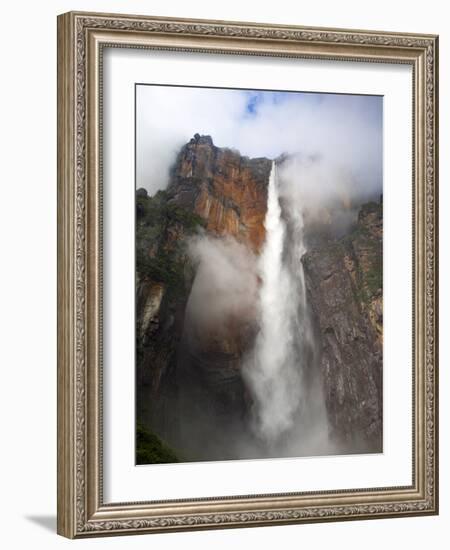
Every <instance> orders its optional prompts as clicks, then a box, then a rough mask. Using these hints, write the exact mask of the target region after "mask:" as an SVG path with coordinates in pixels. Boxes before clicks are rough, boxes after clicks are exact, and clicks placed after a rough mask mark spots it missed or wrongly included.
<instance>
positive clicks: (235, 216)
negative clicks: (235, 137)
mask: <svg viewBox="0 0 450 550" xmlns="http://www.w3.org/2000/svg"><path fill="white" fill-rule="evenodd" d="M271 165H272V161H270V160H269V159H267V158H256V159H249V158H248V157H243V156H241V155H240V154H239V153H238V152H237V151H233V150H231V149H225V148H219V147H216V146H215V145H214V144H213V141H212V139H211V137H210V136H200V135H199V134H196V135H195V136H194V137H193V138H192V139H191V140H190V142H189V143H187V144H186V145H185V146H184V147H183V148H182V149H181V151H180V153H179V155H178V157H177V160H176V162H175V165H174V167H173V169H172V173H171V178H170V184H169V187H168V194H169V200H170V201H173V202H174V203H176V204H177V205H179V206H180V207H182V208H186V209H187V210H189V211H192V212H195V213H196V214H197V215H199V216H200V217H202V218H203V219H204V220H205V221H206V229H207V230H208V231H209V232H211V233H213V234H217V235H231V236H232V237H235V238H236V239H237V240H238V241H241V242H246V243H248V244H249V245H250V246H251V247H252V249H253V250H255V251H257V250H259V249H260V247H261V245H262V243H263V242H264V236H265V231H264V217H265V214H266V204H267V182H268V179H269V174H270V170H271Z"/></svg>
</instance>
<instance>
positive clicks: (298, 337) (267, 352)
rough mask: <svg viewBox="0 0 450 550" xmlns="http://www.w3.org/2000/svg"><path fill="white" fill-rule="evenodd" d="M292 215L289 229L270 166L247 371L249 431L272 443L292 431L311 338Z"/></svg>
mask: <svg viewBox="0 0 450 550" xmlns="http://www.w3.org/2000/svg"><path fill="white" fill-rule="evenodd" d="M287 208H288V209H289V206H288V207H287ZM294 214H295V215H294ZM291 217H292V218H293V219H292V222H290V226H289V228H288V226H287V224H286V221H285V219H283V215H282V208H281V206H280V197H279V181H278V177H277V166H276V164H275V162H273V163H272V169H271V173H270V179H269V186H268V198H267V212H266V217H265V222H264V226H265V230H266V239H265V243H264V246H263V249H262V252H261V255H260V258H259V276H260V279H261V286H260V295H259V302H260V304H259V305H260V330H259V333H258V335H257V337H256V342H255V347H254V350H253V352H252V354H251V358H250V360H249V362H248V365H247V368H246V376H247V378H248V380H249V382H250V387H251V390H252V393H253V400H254V407H255V411H254V413H255V414H254V428H255V431H256V433H257V435H258V436H259V437H261V438H262V439H264V440H265V441H266V442H268V443H275V442H276V440H277V439H278V438H279V437H280V436H282V434H284V433H286V432H287V431H288V430H290V429H291V428H292V425H293V423H294V422H295V420H296V415H297V413H298V411H299V409H300V407H301V404H302V400H303V397H304V389H303V384H302V380H303V374H304V372H303V371H304V362H305V358H306V346H307V343H308V339H309V337H310V330H309V321H308V318H307V308H306V292H305V284H304V278H303V268H302V264H301V261H300V259H301V256H302V255H303V254H304V252H305V246H304V242H303V222H302V217H301V213H300V212H298V211H296V212H294V213H293V214H292V216H291ZM288 229H289V230H288ZM287 243H289V246H288V247H287V246H286V244H287Z"/></svg>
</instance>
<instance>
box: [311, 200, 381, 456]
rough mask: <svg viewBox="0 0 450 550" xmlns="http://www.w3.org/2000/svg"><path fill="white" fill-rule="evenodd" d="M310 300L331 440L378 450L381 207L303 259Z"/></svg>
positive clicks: (370, 208)
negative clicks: (316, 329) (316, 334)
mask: <svg viewBox="0 0 450 550" xmlns="http://www.w3.org/2000/svg"><path fill="white" fill-rule="evenodd" d="M302 262H303V266H304V271H305V278H306V285H307V290H308V295H309V301H310V304H311V306H312V308H313V311H314V314H315V318H316V323H317V324H318V327H319V331H318V334H319V337H320V340H321V354H322V356H321V368H322V375H323V380H324V390H325V396H326V406H327V411H328V418H329V423H330V427H331V430H332V435H333V437H334V438H335V439H336V440H338V441H341V442H343V444H344V447H347V446H348V447H349V448H351V449H354V450H355V451H357V450H358V449H361V450H372V451H380V450H381V449H382V339H383V332H382V206H381V203H375V202H372V203H368V204H366V205H364V206H363V207H362V208H361V210H360V213H359V216H358V222H357V225H356V227H355V228H354V229H353V230H352V231H351V232H350V233H349V234H348V235H347V236H345V237H344V238H341V239H339V240H329V241H328V242H327V243H326V244H325V245H323V246H321V247H320V248H316V249H313V250H311V251H309V252H308V253H307V254H305V255H304V257H303V259H302Z"/></svg>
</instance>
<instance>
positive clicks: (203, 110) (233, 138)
mask: <svg viewBox="0 0 450 550" xmlns="http://www.w3.org/2000/svg"><path fill="white" fill-rule="evenodd" d="M382 101H383V100H382V97H380V96H361V95H350V94H345V95H343V94H322V93H306V92H276V91H256V90H233V89H217V88H194V87H181V86H156V85H138V86H137V90H136V138H137V143H136V145H137V149H136V151H137V155H136V157H137V159H136V160H137V162H136V186H137V188H140V187H144V188H145V189H147V191H148V192H149V194H150V195H153V194H154V193H155V192H156V191H158V190H159V189H164V188H165V187H166V186H167V183H168V174H169V169H170V166H171V165H172V164H173V162H174V160H175V158H176V154H177V153H178V151H179V150H180V148H181V147H182V146H183V145H184V144H185V143H186V142H188V141H189V140H190V138H191V137H192V136H193V135H194V134H195V133H199V134H208V135H210V136H211V137H212V139H213V142H214V144H215V145H217V146H219V147H229V148H232V149H236V150H238V151H240V153H241V154H242V155H246V156H249V157H263V156H264V157H268V158H276V157H278V156H279V155H281V154H282V153H295V154H296V153H299V154H301V155H305V156H315V157H319V158H323V159H324V161H325V162H326V164H327V166H330V167H333V170H336V171H341V172H342V170H345V172H346V173H348V174H350V175H351V177H352V179H353V180H354V181H356V182H357V184H358V185H359V186H361V187H362V188H364V189H365V190H366V191H367V194H370V193H369V192H368V191H370V192H372V191H373V192H377V191H379V192H381V188H382V130H383V127H382V120H383V113H382V108H383V103H382ZM331 172H332V171H331Z"/></svg>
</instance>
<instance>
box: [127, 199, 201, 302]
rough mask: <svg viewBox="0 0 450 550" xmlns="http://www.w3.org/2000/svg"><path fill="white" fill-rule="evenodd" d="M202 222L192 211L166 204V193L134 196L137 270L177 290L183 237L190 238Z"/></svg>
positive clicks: (181, 276) (183, 262)
mask: <svg viewBox="0 0 450 550" xmlns="http://www.w3.org/2000/svg"><path fill="white" fill-rule="evenodd" d="M204 225H205V221H204V220H203V219H202V218H201V217H200V216H198V215H196V214H195V213H193V212H190V211H188V210H186V209H184V208H181V207H180V206H178V205H176V204H173V203H171V202H169V200H168V195H167V192H166V191H158V192H157V193H156V194H155V195H154V196H153V197H149V196H148V194H147V192H146V191H145V190H144V189H139V190H138V191H137V193H136V269H137V271H138V273H140V274H141V275H144V276H147V277H149V278H150V279H152V280H153V281H155V282H160V283H165V284H166V285H167V288H168V290H169V291H175V292H177V291H180V290H182V289H183V286H184V282H185V267H186V254H185V242H184V237H186V236H189V235H192V234H193V233H195V231H196V230H197V229H198V228H199V227H203V226H204Z"/></svg>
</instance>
